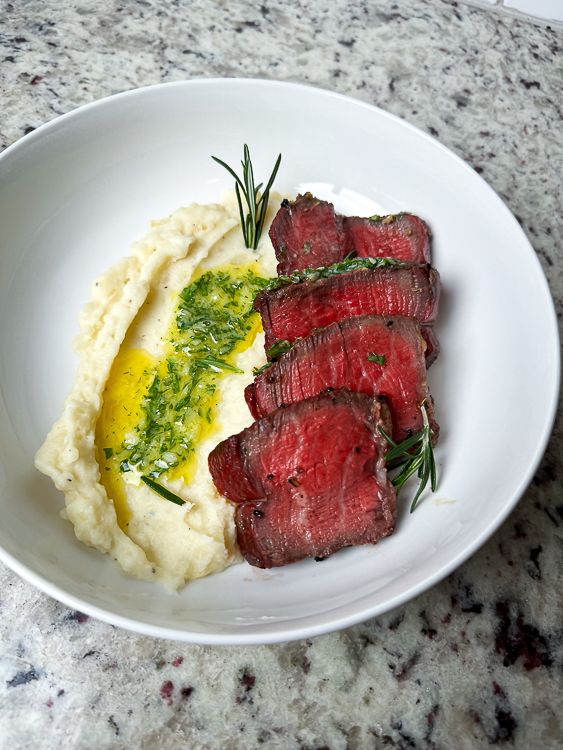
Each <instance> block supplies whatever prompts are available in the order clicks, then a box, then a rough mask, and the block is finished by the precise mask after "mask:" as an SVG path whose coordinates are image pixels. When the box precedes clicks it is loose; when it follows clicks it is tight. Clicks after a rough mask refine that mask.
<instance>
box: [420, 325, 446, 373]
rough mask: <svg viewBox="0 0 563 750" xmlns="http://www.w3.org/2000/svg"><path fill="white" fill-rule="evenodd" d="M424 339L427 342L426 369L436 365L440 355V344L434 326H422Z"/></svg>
mask: <svg viewBox="0 0 563 750" xmlns="http://www.w3.org/2000/svg"><path fill="white" fill-rule="evenodd" d="M420 332H421V334H422V338H423V339H424V340H425V341H426V354H425V356H426V369H427V370H428V368H429V367H430V366H431V365H433V364H434V362H435V361H436V360H437V359H438V355H439V354H440V348H441V347H440V342H439V341H438V337H437V336H436V332H435V331H434V328H433V326H420Z"/></svg>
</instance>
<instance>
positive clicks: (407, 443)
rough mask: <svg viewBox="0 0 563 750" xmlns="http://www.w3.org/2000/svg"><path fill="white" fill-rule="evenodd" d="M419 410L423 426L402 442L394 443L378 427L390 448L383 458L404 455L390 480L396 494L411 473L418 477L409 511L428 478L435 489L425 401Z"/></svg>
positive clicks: (430, 437)
mask: <svg viewBox="0 0 563 750" xmlns="http://www.w3.org/2000/svg"><path fill="white" fill-rule="evenodd" d="M420 410H421V412H422V421H423V423H424V427H423V428H422V430H421V431H420V432H418V433H417V434H416V435H413V436H412V437H410V438H407V439H406V440H403V442H402V443H399V444H397V443H395V442H394V441H393V440H392V439H391V438H390V437H389V435H387V433H386V432H385V430H384V429H382V428H381V427H379V431H380V432H381V434H382V435H383V437H384V438H385V440H387V442H388V443H389V445H390V446H391V450H390V451H389V453H388V454H387V455H386V456H385V460H386V461H393V459H395V458H401V457H404V460H403V461H402V462H401V464H402V466H403V468H402V469H401V471H400V472H399V473H398V474H397V475H396V476H395V477H393V479H392V480H391V481H392V483H393V485H394V486H395V487H396V488H397V495H398V494H399V492H400V491H401V487H402V486H403V484H404V483H405V482H406V481H407V479H408V478H409V477H411V476H412V475H413V474H415V473H417V474H418V478H419V479H420V484H419V487H418V490H417V493H416V495H415V496H414V500H413V501H412V504H411V511H410V512H411V513H412V512H413V510H414V509H415V507H416V503H417V501H418V498H419V497H420V496H421V494H422V492H423V491H424V488H425V487H426V485H427V484H428V480H429V479H430V488H431V489H432V492H434V491H435V489H436V461H435V460H434V450H433V448H432V434H433V433H432V430H431V429H430V424H429V422H428V414H427V413H426V402H423V403H422V405H421V407H420ZM418 444H420V445H419V448H418V449H417V450H416V451H415V452H414V453H409V451H410V449H411V448H414V446H415V445H418Z"/></svg>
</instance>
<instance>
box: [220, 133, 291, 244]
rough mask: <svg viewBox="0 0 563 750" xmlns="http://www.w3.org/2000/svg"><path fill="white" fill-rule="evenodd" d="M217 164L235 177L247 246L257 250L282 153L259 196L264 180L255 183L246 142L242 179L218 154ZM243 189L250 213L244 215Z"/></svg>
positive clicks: (243, 233)
mask: <svg viewBox="0 0 563 750" xmlns="http://www.w3.org/2000/svg"><path fill="white" fill-rule="evenodd" d="M211 158H212V159H213V160H214V161H216V162H217V164H220V165H221V166H222V167H225V169H226V170H227V172H229V174H231V175H232V176H233V177H234V178H235V191H236V194H237V201H238V208H239V213H240V223H241V228H242V236H243V237H244V244H245V247H248V248H251V249H252V250H256V248H257V247H258V241H259V240H260V236H261V234H262V229H263V228H264V221H265V219H266V211H267V210H268V200H269V198H270V188H271V187H272V185H273V183H274V180H275V178H276V174H277V173H278V169H279V167H280V162H281V154H280V155H279V156H278V160H277V161H276V164H275V166H274V171H273V172H272V174H271V175H270V179H269V180H268V184H267V185H266V188H265V189H264V192H263V193H262V195H261V196H260V198H258V191H259V190H260V188H261V187H262V184H263V183H262V182H261V183H260V184H259V185H255V184H254V170H253V169H252V162H251V161H250V151H249V150H248V146H247V145H246V143H245V144H244V161H242V162H241V164H242V175H243V176H242V180H241V179H240V177H239V176H238V175H237V174H236V173H235V172H234V171H233V170H232V169H231V167H229V165H228V164H225V162H224V161H221V159H218V158H217V157H216V156H212V157H211ZM241 191H242V194H243V195H244V199H245V201H246V205H247V207H248V213H247V214H246V216H245V215H244V209H243V207H242V199H241V196H240V194H241Z"/></svg>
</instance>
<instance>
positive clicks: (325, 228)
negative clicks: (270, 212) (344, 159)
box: [270, 193, 346, 276]
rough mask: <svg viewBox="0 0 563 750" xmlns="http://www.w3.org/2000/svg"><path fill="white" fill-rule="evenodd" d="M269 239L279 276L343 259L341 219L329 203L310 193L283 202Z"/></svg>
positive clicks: (343, 238) (344, 238)
mask: <svg viewBox="0 0 563 750" xmlns="http://www.w3.org/2000/svg"><path fill="white" fill-rule="evenodd" d="M270 239H271V240H272V245H273V246H274V250H275V251H276V258H277V259H278V276H281V275H287V274H290V273H291V272H292V271H302V270H303V269H305V268H307V266H311V268H318V267H319V266H332V265H333V263H338V262H339V261H341V260H344V258H345V256H346V252H345V245H346V237H345V235H344V229H343V228H342V217H341V216H337V215H336V214H335V213H334V206H333V205H332V203H327V202H326V201H320V200H318V199H317V198H314V197H313V196H312V195H311V193H305V195H298V196H297V198H296V199H295V201H288V200H284V202H283V203H282V205H281V208H280V210H279V211H278V213H277V214H276V216H275V218H274V220H273V222H272V225H271V227H270Z"/></svg>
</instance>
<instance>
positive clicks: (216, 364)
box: [195, 355, 244, 375]
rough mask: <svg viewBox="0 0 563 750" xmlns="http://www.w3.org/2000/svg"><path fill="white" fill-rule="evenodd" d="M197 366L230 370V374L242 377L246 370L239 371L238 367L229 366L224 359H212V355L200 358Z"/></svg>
mask: <svg viewBox="0 0 563 750" xmlns="http://www.w3.org/2000/svg"><path fill="white" fill-rule="evenodd" d="M195 364H196V367H206V368H207V367H210V368H211V369H213V368H214V369H215V370H228V371H229V372H237V373H238V374H239V375H242V373H243V372H244V370H239V368H238V367H234V366H233V365H229V364H227V362H223V360H222V359H217V357H212V356H211V355H208V356H207V357H198V358H197V359H196V361H195Z"/></svg>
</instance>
